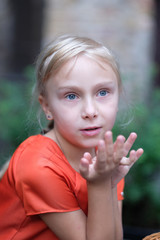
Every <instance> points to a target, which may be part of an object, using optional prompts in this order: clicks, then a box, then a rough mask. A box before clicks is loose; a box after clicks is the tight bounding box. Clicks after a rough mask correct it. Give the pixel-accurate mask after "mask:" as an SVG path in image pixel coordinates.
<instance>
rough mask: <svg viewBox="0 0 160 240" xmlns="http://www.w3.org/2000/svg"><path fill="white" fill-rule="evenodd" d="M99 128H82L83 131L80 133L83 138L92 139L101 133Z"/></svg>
mask: <svg viewBox="0 0 160 240" xmlns="http://www.w3.org/2000/svg"><path fill="white" fill-rule="evenodd" d="M101 129H102V128H101V127H96V126H95V127H87V128H84V129H81V130H80V131H81V133H82V135H83V136H89V137H92V136H96V135H98V134H99V133H100V131H101Z"/></svg>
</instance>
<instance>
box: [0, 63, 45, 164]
mask: <svg viewBox="0 0 160 240" xmlns="http://www.w3.org/2000/svg"><path fill="white" fill-rule="evenodd" d="M33 86H34V69H33V67H27V68H26V70H25V72H24V76H18V77H17V80H16V81H15V80H14V81H13V80H12V79H10V80H8V79H7V80H6V79H0V132H1V134H0V145H1V147H0V167H1V166H2V165H3V163H4V162H5V161H6V160H7V159H8V158H9V157H10V156H11V155H12V154H13V151H14V150H15V149H16V148H17V146H18V145H19V144H20V143H21V142H22V141H23V140H24V139H26V138H27V137H28V136H29V135H31V134H32V135H33V134H36V133H39V132H40V131H41V129H40V126H39V124H38V120H37V106H36V104H35V102H32V101H34V99H32V96H31V95H32V94H31V93H32V88H33Z"/></svg>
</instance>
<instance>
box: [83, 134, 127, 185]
mask: <svg viewBox="0 0 160 240" xmlns="http://www.w3.org/2000/svg"><path fill="white" fill-rule="evenodd" d="M124 141H125V138H124V137H123V136H119V137H118V138H117V140H116V144H113V139H112V132H110V131H108V132H106V133H105V136H104V140H100V141H99V143H98V150H97V152H96V156H95V157H94V158H92V156H91V154H90V153H84V156H83V158H82V159H81V161H80V173H81V175H82V176H83V177H84V178H85V179H86V180H87V181H89V182H99V181H103V180H104V179H107V178H108V179H109V178H110V179H111V176H112V175H113V173H114V171H115V170H116V169H117V168H118V166H119V165H120V161H121V160H122V158H123V156H124Z"/></svg>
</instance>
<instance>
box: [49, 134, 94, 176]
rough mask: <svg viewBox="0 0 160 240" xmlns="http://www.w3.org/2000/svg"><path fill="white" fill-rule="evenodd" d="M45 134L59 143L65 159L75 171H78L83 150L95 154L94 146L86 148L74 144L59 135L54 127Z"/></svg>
mask: <svg viewBox="0 0 160 240" xmlns="http://www.w3.org/2000/svg"><path fill="white" fill-rule="evenodd" d="M46 136H48V137H50V138H51V139H53V140H54V141H55V142H56V143H57V144H58V145H59V147H60V148H61V150H62V152H63V153H64V155H65V157H66V159H67V160H68V162H69V163H70V165H71V166H72V168H74V169H75V170H76V171H77V172H79V163H80V159H81V158H82V157H83V155H84V153H85V152H89V153H90V154H91V155H92V156H93V157H94V156H95V148H89V149H86V148H80V147H78V146H75V145H73V144H71V143H69V142H68V141H67V140H66V139H64V138H62V137H60V136H59V135H58V133H57V132H56V131H55V130H54V129H53V130H51V131H50V132H48V133H47V134H46Z"/></svg>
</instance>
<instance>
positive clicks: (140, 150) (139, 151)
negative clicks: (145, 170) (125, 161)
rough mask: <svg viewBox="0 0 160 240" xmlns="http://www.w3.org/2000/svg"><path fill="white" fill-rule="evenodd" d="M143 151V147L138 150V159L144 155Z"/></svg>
mask: <svg viewBox="0 0 160 240" xmlns="http://www.w3.org/2000/svg"><path fill="white" fill-rule="evenodd" d="M143 152H144V151H143V149H142V148H139V149H138V150H137V151H136V157H137V159H138V158H140V157H141V156H142V154H143Z"/></svg>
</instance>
